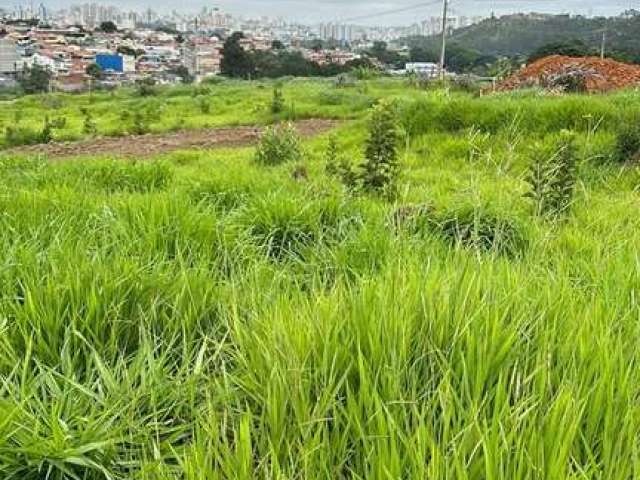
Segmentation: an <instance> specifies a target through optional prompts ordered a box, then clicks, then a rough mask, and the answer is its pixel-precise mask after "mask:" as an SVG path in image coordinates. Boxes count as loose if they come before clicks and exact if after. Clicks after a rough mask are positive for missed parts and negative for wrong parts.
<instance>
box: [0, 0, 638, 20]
mask: <svg viewBox="0 0 640 480" xmlns="http://www.w3.org/2000/svg"><path fill="white" fill-rule="evenodd" d="M30 1H32V2H33V3H34V4H35V5H37V4H39V3H40V1H41V0H0V4H6V5H7V6H9V5H12V4H17V3H23V4H24V3H27V2H30ZM91 1H96V0H44V3H45V5H47V6H48V7H49V8H59V7H66V6H68V5H70V4H72V3H85V2H86V3H90V2H91ZM450 2H451V7H452V11H453V14H459V15H488V14H490V13H491V12H492V11H494V12H496V14H505V13H513V12H518V11H526V12H529V11H536V12H548V13H581V14H586V15H615V14H618V13H620V12H622V11H624V10H626V9H629V8H636V9H640V0H561V1H558V0H536V1H533V0H450ZM99 3H103V4H110V5H115V6H119V7H123V8H137V9H142V8H146V7H148V6H151V7H152V8H154V9H156V10H166V11H169V10H171V9H173V8H175V9H178V10H181V11H196V10H198V9H200V8H201V7H202V6H205V5H206V6H218V7H220V8H221V9H222V10H224V11H227V12H230V13H233V14H242V15H247V16H256V15H269V16H284V17H287V18H290V19H295V20H301V21H304V22H305V23H315V22H319V21H322V20H340V19H350V18H352V17H359V16H365V15H371V14H375V13H378V12H386V11H389V10H393V9H401V8H404V7H411V6H414V5H417V4H421V3H422V4H427V3H430V4H431V5H424V6H423V7H421V8H420V9H411V10H408V11H404V12H399V13H396V14H389V15H384V16H379V17H375V18H369V19H366V20H364V19H363V20H360V21H358V22H357V23H362V24H375V25H389V24H393V25H401V24H410V23H413V22H414V21H416V20H418V19H421V18H425V17H428V16H432V15H438V13H439V10H440V9H441V3H442V1H441V0H423V1H421V0H212V1H203V0H181V1H179V2H176V1H175V0H102V1H101V2H99Z"/></svg>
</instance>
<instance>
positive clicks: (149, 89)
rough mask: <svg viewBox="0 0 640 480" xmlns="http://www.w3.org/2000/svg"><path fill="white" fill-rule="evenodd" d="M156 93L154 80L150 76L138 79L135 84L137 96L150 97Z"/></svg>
mask: <svg viewBox="0 0 640 480" xmlns="http://www.w3.org/2000/svg"><path fill="white" fill-rule="evenodd" d="M157 94H158V91H157V89H156V81H155V80H154V79H153V78H151V77H146V78H143V79H142V80H138V82H137V84H136V95H138V96H139V97H152V96H155V95H157Z"/></svg>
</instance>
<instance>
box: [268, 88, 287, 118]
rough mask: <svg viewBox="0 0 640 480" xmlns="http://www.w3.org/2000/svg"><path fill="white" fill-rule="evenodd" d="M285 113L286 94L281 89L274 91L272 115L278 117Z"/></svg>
mask: <svg viewBox="0 0 640 480" xmlns="http://www.w3.org/2000/svg"><path fill="white" fill-rule="evenodd" d="M283 111H284V94H283V93H282V89H281V88H280V87H275V88H274V89H273V98H272V99H271V113H273V114H274V115H277V114H279V113H282V112H283Z"/></svg>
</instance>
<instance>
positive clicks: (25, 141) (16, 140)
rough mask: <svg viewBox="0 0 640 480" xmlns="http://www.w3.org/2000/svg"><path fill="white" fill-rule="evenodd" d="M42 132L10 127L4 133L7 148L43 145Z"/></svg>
mask: <svg viewBox="0 0 640 480" xmlns="http://www.w3.org/2000/svg"><path fill="white" fill-rule="evenodd" d="M41 138H42V136H41V132H38V131H37V130H32V129H30V128H28V127H21V126H8V127H6V128H5V131H4V144H5V145H6V146H7V147H18V146H20V145H35V144H38V143H41V141H40V140H41Z"/></svg>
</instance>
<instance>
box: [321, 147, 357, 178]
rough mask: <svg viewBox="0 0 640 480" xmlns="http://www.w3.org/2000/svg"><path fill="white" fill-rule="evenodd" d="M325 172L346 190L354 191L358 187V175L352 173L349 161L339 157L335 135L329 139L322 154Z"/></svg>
mask: <svg viewBox="0 0 640 480" xmlns="http://www.w3.org/2000/svg"><path fill="white" fill-rule="evenodd" d="M324 159H325V171H326V172H327V175H329V176H331V177H335V178H337V179H338V180H340V182H341V183H342V184H343V185H344V186H345V187H347V189H348V190H356V189H357V187H358V174H357V173H356V172H355V171H354V169H353V166H352V165H351V164H350V163H349V161H348V160H347V159H346V158H344V157H343V156H342V155H340V151H339V148H338V140H337V138H336V136H335V135H332V136H331V137H330V138H329V143H328V144H327V149H326V151H325V154H324Z"/></svg>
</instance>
